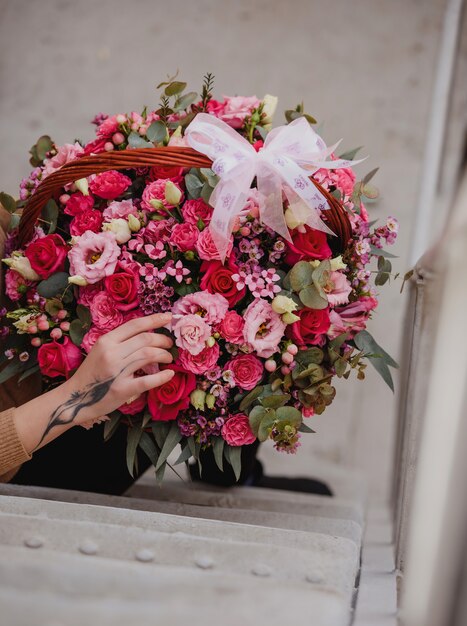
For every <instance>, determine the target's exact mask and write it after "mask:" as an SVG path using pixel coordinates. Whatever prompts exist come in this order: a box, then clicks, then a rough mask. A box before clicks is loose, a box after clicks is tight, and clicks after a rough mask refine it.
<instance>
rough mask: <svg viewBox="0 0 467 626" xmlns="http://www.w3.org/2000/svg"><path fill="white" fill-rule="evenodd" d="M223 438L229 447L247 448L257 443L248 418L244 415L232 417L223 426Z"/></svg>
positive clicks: (238, 414)
mask: <svg viewBox="0 0 467 626" xmlns="http://www.w3.org/2000/svg"><path fill="white" fill-rule="evenodd" d="M222 437H223V438H224V439H225V441H226V442H227V443H228V444H229V446H247V445H249V444H250V443H253V442H254V441H256V437H255V436H254V434H253V432H252V430H251V428H250V421H249V419H248V416H247V415H245V414H244V413H237V414H236V415H232V416H231V417H230V418H229V419H228V420H227V421H226V422H225V424H224V425H223V426H222Z"/></svg>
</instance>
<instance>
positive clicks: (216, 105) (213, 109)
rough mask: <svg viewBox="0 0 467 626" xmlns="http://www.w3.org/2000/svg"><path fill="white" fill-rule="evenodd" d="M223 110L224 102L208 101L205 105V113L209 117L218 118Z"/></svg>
mask: <svg viewBox="0 0 467 626" xmlns="http://www.w3.org/2000/svg"><path fill="white" fill-rule="evenodd" d="M201 104H202V103H200V104H199V106H201ZM224 109H225V102H219V100H209V102H208V103H207V105H206V110H207V112H208V113H210V114H211V115H214V116H215V117H219V115H221V113H223V112H224Z"/></svg>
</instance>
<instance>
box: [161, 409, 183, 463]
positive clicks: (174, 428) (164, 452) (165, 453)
mask: <svg viewBox="0 0 467 626" xmlns="http://www.w3.org/2000/svg"><path fill="white" fill-rule="evenodd" d="M181 438H182V433H181V432H180V430H179V428H178V424H177V422H176V421H175V422H172V423H171V424H170V428H169V431H168V433H167V437H166V439H165V441H164V444H163V446H162V449H161V453H160V455H159V459H158V461H157V464H156V472H157V470H158V469H159V468H160V467H161V466H162V464H163V463H165V461H167V459H168V458H169V454H170V453H171V452H172V450H173V449H174V448H175V446H176V445H177V444H178V443H179V442H180V440H181Z"/></svg>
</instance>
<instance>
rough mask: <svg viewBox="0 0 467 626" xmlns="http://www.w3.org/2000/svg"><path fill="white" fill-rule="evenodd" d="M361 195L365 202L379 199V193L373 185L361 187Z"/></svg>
mask: <svg viewBox="0 0 467 626" xmlns="http://www.w3.org/2000/svg"><path fill="white" fill-rule="evenodd" d="M361 193H362V195H363V196H365V198H366V199H367V200H376V198H378V197H379V191H378V189H377V187H375V186H374V185H363V187H362V190H361Z"/></svg>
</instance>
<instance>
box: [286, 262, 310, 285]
mask: <svg viewBox="0 0 467 626" xmlns="http://www.w3.org/2000/svg"><path fill="white" fill-rule="evenodd" d="M289 279H290V286H291V288H292V289H293V290H294V291H296V292H299V291H301V290H302V289H304V288H305V287H307V286H308V285H311V283H312V282H313V268H312V266H311V265H310V264H309V263H308V261H299V262H298V263H296V264H295V265H294V266H293V268H292V269H291V270H290V272H289Z"/></svg>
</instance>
